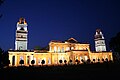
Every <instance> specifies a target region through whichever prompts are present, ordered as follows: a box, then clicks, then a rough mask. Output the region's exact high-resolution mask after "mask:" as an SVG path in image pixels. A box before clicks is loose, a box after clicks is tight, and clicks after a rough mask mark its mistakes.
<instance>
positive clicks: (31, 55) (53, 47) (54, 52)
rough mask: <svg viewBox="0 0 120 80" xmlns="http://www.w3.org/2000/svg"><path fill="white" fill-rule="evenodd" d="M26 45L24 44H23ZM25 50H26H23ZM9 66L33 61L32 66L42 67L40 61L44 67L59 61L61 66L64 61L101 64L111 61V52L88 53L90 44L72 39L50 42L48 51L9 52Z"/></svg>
mask: <svg viewBox="0 0 120 80" xmlns="http://www.w3.org/2000/svg"><path fill="white" fill-rule="evenodd" d="M24 44H25V45H26V43H24ZM25 49H26V48H25ZM8 53H9V60H10V66H20V65H21V64H20V61H21V60H23V61H24V64H23V65H24V66H29V65H32V64H31V61H32V60H34V61H35V63H34V65H36V66H38V65H42V63H41V62H42V60H44V61H45V64H44V65H58V64H60V62H59V61H60V60H62V64H64V61H65V60H66V61H67V62H66V63H67V64H76V60H78V61H79V64H82V63H83V62H87V60H88V59H89V60H91V62H103V59H104V60H105V59H107V60H108V61H109V60H113V57H112V52H106V51H96V52H92V51H90V44H88V43H84V44H83V43H80V42H78V41H77V40H76V39H74V38H70V39H68V40H65V41H57V40H52V41H50V43H49V50H48V51H43V50H34V51H29V50H19V49H16V50H9V52H8Z"/></svg>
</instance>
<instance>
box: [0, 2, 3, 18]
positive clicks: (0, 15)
mask: <svg viewBox="0 0 120 80" xmlns="http://www.w3.org/2000/svg"><path fill="white" fill-rule="evenodd" d="M3 2H4V0H0V6H1V4H3ZM1 17H2V14H1V13H0V18H1Z"/></svg>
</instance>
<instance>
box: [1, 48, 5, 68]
mask: <svg viewBox="0 0 120 80" xmlns="http://www.w3.org/2000/svg"><path fill="white" fill-rule="evenodd" d="M3 52H4V51H3V50H2V48H0V67H1V66H3V64H2V63H3Z"/></svg>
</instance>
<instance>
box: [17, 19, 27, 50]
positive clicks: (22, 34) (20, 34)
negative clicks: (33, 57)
mask: <svg viewBox="0 0 120 80" xmlns="http://www.w3.org/2000/svg"><path fill="white" fill-rule="evenodd" d="M27 35H28V30H27V23H26V21H25V18H20V19H19V21H18V22H17V30H16V40H15V50H27V42H28V39H27Z"/></svg>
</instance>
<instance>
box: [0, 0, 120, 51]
mask: <svg viewBox="0 0 120 80" xmlns="http://www.w3.org/2000/svg"><path fill="white" fill-rule="evenodd" d="M0 13H2V14H3V16H2V18H0V36H1V38H0V47H1V48H2V49H4V50H8V49H10V48H12V49H14V46H15V31H16V24H17V22H18V20H19V18H20V17H24V18H25V19H26V21H27V23H28V30H29V33H28V49H33V48H34V47H35V46H41V47H44V46H47V45H48V44H49V42H50V41H51V40H61V41H64V40H66V39H69V38H71V37H73V38H75V39H76V40H78V41H79V42H81V43H86V42H88V43H90V44H91V46H90V47H91V48H92V50H94V35H95V31H96V29H97V28H100V29H101V30H102V32H103V35H104V37H105V39H106V44H107V50H109V48H108V42H109V40H110V38H112V37H114V36H115V35H116V34H117V33H118V32H119V31H120V29H119V26H120V2H119V0H5V2H4V3H3V4H2V5H1V6H0Z"/></svg>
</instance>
